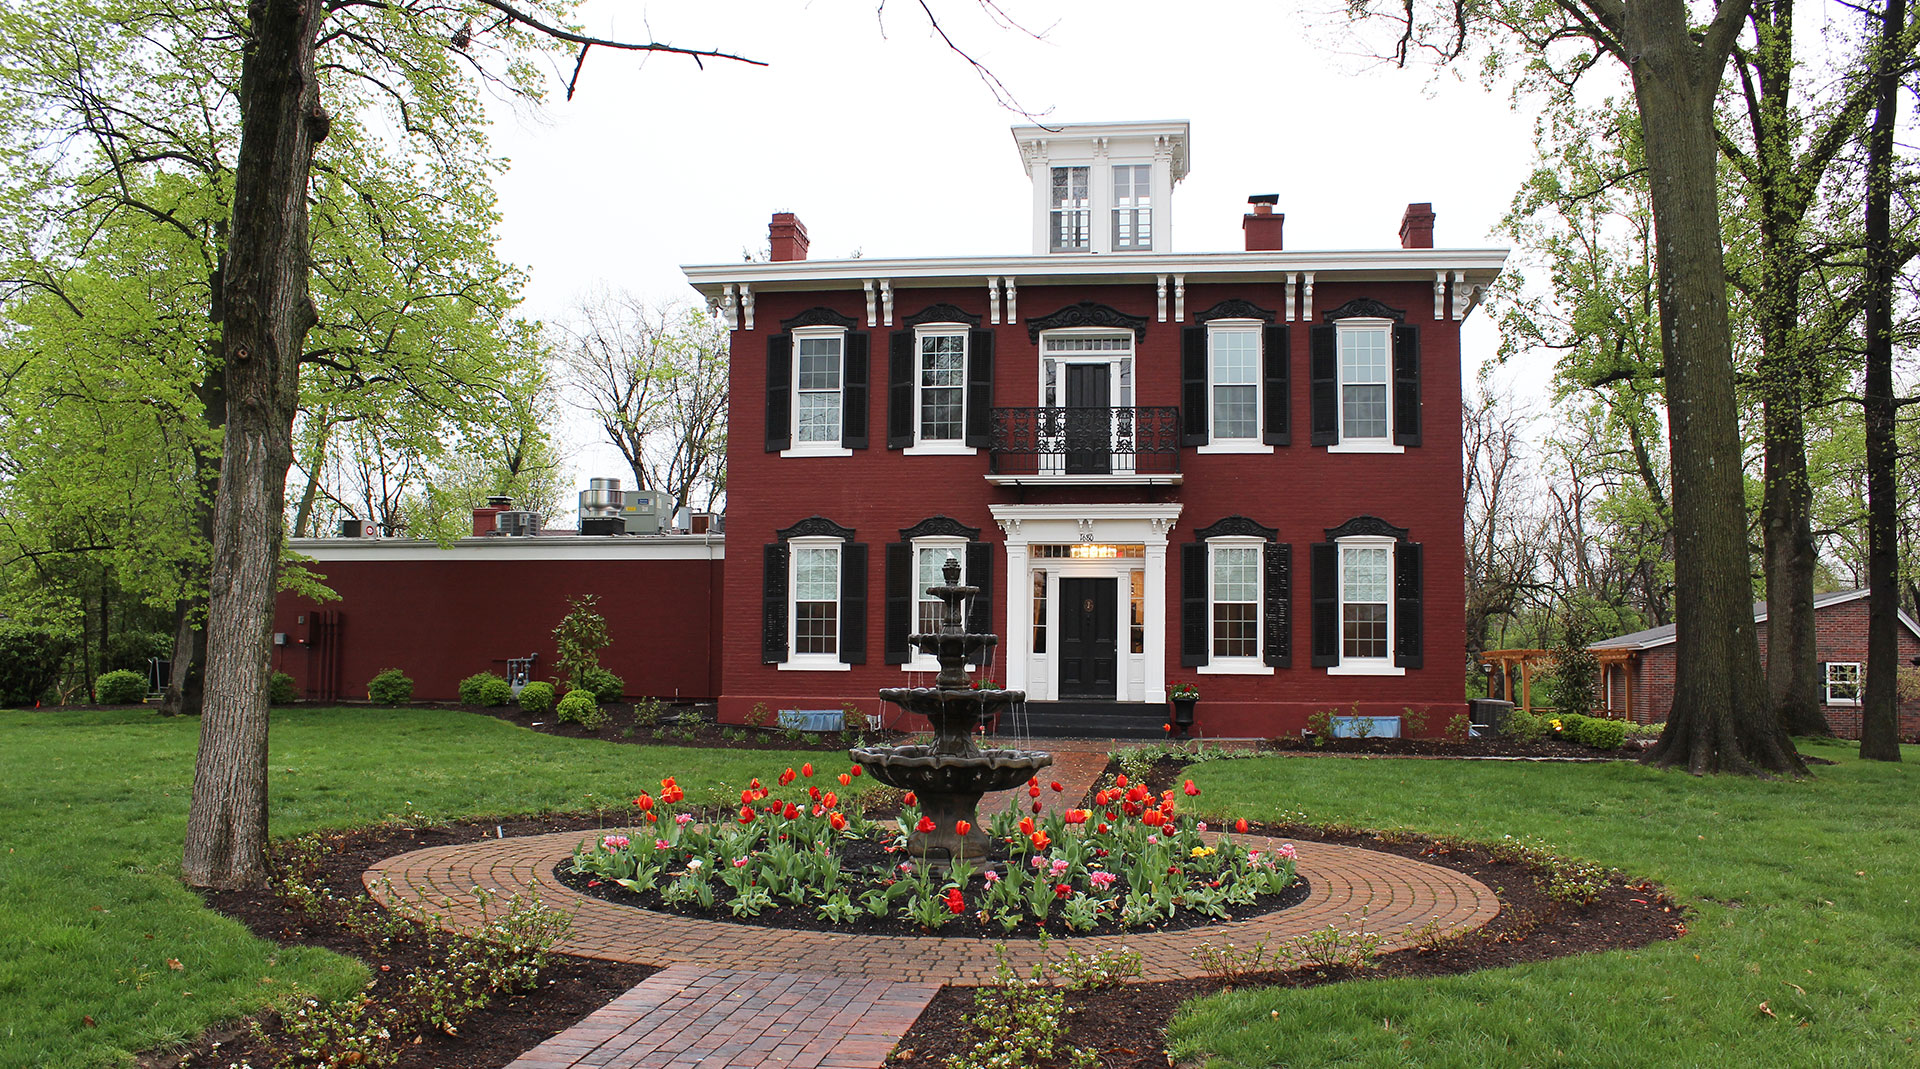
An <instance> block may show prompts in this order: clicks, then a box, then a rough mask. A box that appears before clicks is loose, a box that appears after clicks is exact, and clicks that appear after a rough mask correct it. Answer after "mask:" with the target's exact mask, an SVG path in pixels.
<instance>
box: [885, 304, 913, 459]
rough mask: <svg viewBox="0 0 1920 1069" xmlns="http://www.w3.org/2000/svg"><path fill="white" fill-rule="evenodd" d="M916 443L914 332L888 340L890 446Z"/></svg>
mask: <svg viewBox="0 0 1920 1069" xmlns="http://www.w3.org/2000/svg"><path fill="white" fill-rule="evenodd" d="M912 444H913V331H910V330H897V331H894V333H893V337H891V338H890V339H888V341H887V448H888V449H905V448H907V447H908V446H910V445H912Z"/></svg>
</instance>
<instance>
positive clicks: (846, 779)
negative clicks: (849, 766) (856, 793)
mask: <svg viewBox="0 0 1920 1069" xmlns="http://www.w3.org/2000/svg"><path fill="white" fill-rule="evenodd" d="M840 786H842V787H851V786H853V777H852V776H849V775H847V774H846V773H845V772H842V773H840Z"/></svg>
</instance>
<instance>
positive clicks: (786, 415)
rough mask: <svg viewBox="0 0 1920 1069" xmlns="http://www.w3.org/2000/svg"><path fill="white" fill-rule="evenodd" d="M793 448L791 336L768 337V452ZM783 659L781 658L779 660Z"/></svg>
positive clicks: (774, 335)
mask: <svg viewBox="0 0 1920 1069" xmlns="http://www.w3.org/2000/svg"><path fill="white" fill-rule="evenodd" d="M792 448H793V335H791V334H769V335H768V336H767V452H769V453H778V452H780V451H781V450H782V449H792ZM782 659H783V660H784V659H785V658H784V657H783V658H782Z"/></svg>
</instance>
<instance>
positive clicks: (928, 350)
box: [918, 331, 967, 443]
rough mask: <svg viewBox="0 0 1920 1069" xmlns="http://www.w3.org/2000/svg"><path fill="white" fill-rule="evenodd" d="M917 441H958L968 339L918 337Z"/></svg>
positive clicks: (961, 428) (952, 335) (958, 334)
mask: <svg viewBox="0 0 1920 1069" xmlns="http://www.w3.org/2000/svg"><path fill="white" fill-rule="evenodd" d="M918 386H919V393H920V405H919V408H920V441H921V442H923V443H925V442H958V441H960V439H961V437H962V436H963V433H964V430H965V425H964V421H965V415H966V398H967V336H966V334H964V333H961V332H957V331H956V332H954V333H947V334H922V335H921V336H920V375H919V383H918Z"/></svg>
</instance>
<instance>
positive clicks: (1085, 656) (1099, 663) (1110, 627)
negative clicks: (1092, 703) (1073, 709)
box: [1060, 577, 1120, 698]
mask: <svg viewBox="0 0 1920 1069" xmlns="http://www.w3.org/2000/svg"><path fill="white" fill-rule="evenodd" d="M1119 593H1120V582H1119V580H1117V579H1111V578H1108V579H1076V578H1065V577H1063V578H1062V579H1061V580H1060V696H1061V697H1062V698H1113V697H1117V696H1118V690H1117V689H1116V687H1115V682H1114V681H1115V679H1116V678H1117V676H1118V672H1117V671H1116V669H1117V667H1118V663H1119V652H1120V651H1119V645H1118V642H1117V640H1116V639H1115V637H1114V635H1115V633H1116V631H1117V625H1118V622H1119V621H1118V616H1117V615H1116V612H1117V608H1118V605H1119Z"/></svg>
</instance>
